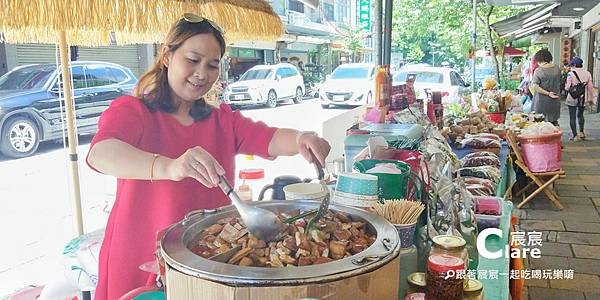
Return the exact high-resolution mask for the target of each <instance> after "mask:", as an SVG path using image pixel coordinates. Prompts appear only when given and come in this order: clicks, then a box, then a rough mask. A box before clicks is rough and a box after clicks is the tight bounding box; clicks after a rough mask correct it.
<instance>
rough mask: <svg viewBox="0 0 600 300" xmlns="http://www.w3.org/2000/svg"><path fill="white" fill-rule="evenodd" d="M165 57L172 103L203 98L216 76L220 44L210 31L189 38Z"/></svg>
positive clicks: (217, 74)
mask: <svg viewBox="0 0 600 300" xmlns="http://www.w3.org/2000/svg"><path fill="white" fill-rule="evenodd" d="M164 51H168V50H167V49H165V50H164ZM164 57H165V58H164V64H165V65H166V66H167V67H168V75H167V78H168V81H169V86H170V87H171V91H172V93H173V97H174V98H175V99H174V101H175V103H181V101H186V102H194V101H196V100H198V99H200V98H202V97H203V96H204V95H205V94H206V93H207V92H208V91H209V90H210V88H211V87H212V85H213V84H214V83H215V81H216V80H217V79H218V78H219V68H220V64H219V60H220V59H221V47H220V46H219V43H218V42H217V39H216V38H215V37H214V36H213V35H212V34H210V33H203V34H197V35H195V36H192V37H190V38H188V39H187V40H186V41H185V42H183V44H182V45H181V46H180V47H179V48H178V49H177V50H175V52H171V53H167V54H166V55H165V56H164Z"/></svg>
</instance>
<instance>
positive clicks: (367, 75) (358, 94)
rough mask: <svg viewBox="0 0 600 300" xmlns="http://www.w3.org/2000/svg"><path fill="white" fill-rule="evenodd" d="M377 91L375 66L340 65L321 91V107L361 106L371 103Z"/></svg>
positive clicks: (358, 64) (362, 64)
mask: <svg viewBox="0 0 600 300" xmlns="http://www.w3.org/2000/svg"><path fill="white" fill-rule="evenodd" d="M374 90H375V65H374V64H370V63H352V64H342V65H339V66H338V67H337V68H335V70H333V72H332V73H331V76H329V77H328V78H327V79H326V80H325V82H324V83H323V84H322V85H321V88H320V89H319V99H320V100H321V107H323V108H329V106H330V105H351V106H360V105H364V104H367V103H370V102H371V101H372V99H373V93H374V92H373V91H374Z"/></svg>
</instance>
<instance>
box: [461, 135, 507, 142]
mask: <svg viewBox="0 0 600 300" xmlns="http://www.w3.org/2000/svg"><path fill="white" fill-rule="evenodd" d="M465 138H466V139H469V138H484V139H492V140H497V141H500V137H499V136H498V135H497V134H494V133H477V134H467V135H465Z"/></svg>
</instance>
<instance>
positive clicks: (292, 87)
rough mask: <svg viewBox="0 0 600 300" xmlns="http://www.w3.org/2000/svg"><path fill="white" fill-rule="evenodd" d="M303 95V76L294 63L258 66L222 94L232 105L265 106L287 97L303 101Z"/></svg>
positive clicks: (297, 101)
mask: <svg viewBox="0 0 600 300" xmlns="http://www.w3.org/2000/svg"><path fill="white" fill-rule="evenodd" d="M303 96H304V77H302V74H300V72H299V71H298V69H296V67H295V66H294V65H292V64H288V63H281V64H276V65H257V66H254V67H252V68H250V69H249V70H248V71H246V72H245V73H244V74H243V75H242V76H241V77H240V79H239V80H238V81H237V82H234V83H232V84H230V85H228V86H227V88H226V89H225V91H224V93H223V100H224V101H225V103H227V104H229V105H232V106H247V105H265V106H267V107H270V108H273V107H275V106H277V103H278V102H280V101H284V100H293V101H294V103H300V102H301V101H302V97H303Z"/></svg>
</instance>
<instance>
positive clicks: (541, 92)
mask: <svg viewBox="0 0 600 300" xmlns="http://www.w3.org/2000/svg"><path fill="white" fill-rule="evenodd" d="M533 89H534V90H535V92H536V93H540V94H542V95H546V96H548V95H549V94H550V92H548V91H546V90H545V89H543V88H542V87H541V86H539V85H538V84H535V83H534V84H533Z"/></svg>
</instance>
